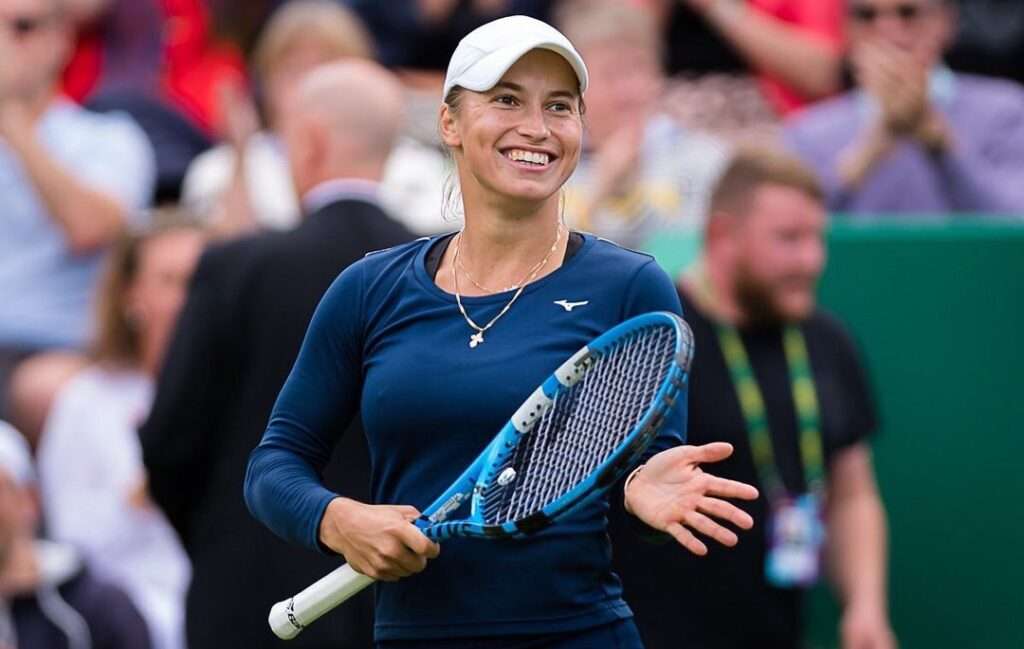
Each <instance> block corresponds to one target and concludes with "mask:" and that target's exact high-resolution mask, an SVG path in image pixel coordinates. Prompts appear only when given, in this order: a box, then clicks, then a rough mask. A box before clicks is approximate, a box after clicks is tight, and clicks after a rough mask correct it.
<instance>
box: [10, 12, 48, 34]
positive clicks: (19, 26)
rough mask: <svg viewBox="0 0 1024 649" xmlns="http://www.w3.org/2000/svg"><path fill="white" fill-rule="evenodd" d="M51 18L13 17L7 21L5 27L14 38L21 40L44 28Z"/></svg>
mask: <svg viewBox="0 0 1024 649" xmlns="http://www.w3.org/2000/svg"><path fill="white" fill-rule="evenodd" d="M52 18H53V17H52V16H15V17H14V18H8V19H7V25H8V27H10V29H11V32H12V33H13V34H14V37H15V38H18V39H21V38H26V37H28V36H31V35H32V34H34V33H36V32H38V31H40V30H41V29H42V28H44V27H46V25H47V23H49V22H50V21H51V20H52Z"/></svg>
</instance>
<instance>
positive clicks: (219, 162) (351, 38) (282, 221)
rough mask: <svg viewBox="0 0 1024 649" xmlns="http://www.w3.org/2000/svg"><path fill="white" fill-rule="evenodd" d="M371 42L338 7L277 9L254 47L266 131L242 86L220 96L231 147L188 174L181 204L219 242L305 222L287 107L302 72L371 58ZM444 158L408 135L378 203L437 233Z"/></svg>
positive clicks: (315, 1)
mask: <svg viewBox="0 0 1024 649" xmlns="http://www.w3.org/2000/svg"><path fill="white" fill-rule="evenodd" d="M373 54H374V44H373V40H372V38H371V36H370V35H369V33H368V32H367V31H366V28H365V27H364V26H363V24H362V22H361V21H360V20H359V18H358V16H356V15H355V14H354V13H352V12H351V11H349V10H348V9H346V8H344V7H343V6H341V5H339V3H337V2H333V1H332V0H292V2H289V3H287V4H285V5H284V6H283V7H282V8H281V9H279V10H278V11H277V12H276V13H275V14H274V15H273V16H272V18H271V20H270V22H269V23H268V24H267V26H266V29H265V30H264V32H263V34H262V35H261V37H260V40H259V41H258V43H257V46H256V50H255V53H254V56H253V67H254V71H255V76H256V79H257V82H258V87H259V89H260V91H261V98H262V104H263V109H264V111H263V113H264V115H265V117H266V130H261V127H260V119H259V116H258V113H257V110H256V108H255V106H254V105H253V102H252V100H251V99H249V97H248V96H247V94H246V93H245V92H244V91H243V90H242V89H241V87H240V86H237V85H226V86H225V87H224V88H223V89H222V90H223V98H224V110H223V113H224V115H225V123H224V125H225V129H224V139H225V143H224V144H222V145H221V146H219V147H217V148H215V149H213V150H211V151H208V152H206V153H204V154H203V155H201V156H200V157H199V158H197V159H196V160H195V161H194V162H193V164H192V166H191V167H190V168H189V171H188V174H187V176H186V177H185V183H184V188H183V192H182V199H183V201H184V202H185V203H186V204H187V205H189V206H190V207H191V208H192V209H193V210H195V211H197V212H198V213H200V214H203V215H207V216H208V218H209V220H210V221H211V222H212V223H213V224H214V227H215V228H216V229H217V230H218V231H219V233H220V234H222V235H236V234H240V233H242V232H245V231H249V230H254V229H260V228H271V229H288V228H291V227H294V225H295V224H296V223H297V222H298V221H299V218H300V209H299V199H298V197H296V195H295V190H294V187H293V185H292V180H291V174H290V172H289V169H288V158H287V152H286V151H284V149H283V147H282V144H281V140H280V133H281V130H282V128H283V126H284V125H285V123H286V122H287V119H288V114H287V108H286V107H287V106H288V105H289V103H290V99H291V98H292V96H293V95H294V93H295V90H296V87H297V86H298V83H299V80H300V79H301V78H302V77H303V75H304V73H306V72H308V71H310V70H311V69H313V68H314V67H316V66H318V65H320V64H323V63H327V62H329V61H333V60H336V59H344V58H358V59H369V58H372V57H373ZM443 169H444V161H443V157H442V156H441V154H440V153H439V151H432V150H430V149H428V148H427V147H424V146H422V145H418V144H416V143H415V142H413V141H411V140H409V139H408V138H403V139H402V141H401V142H400V144H399V146H397V147H396V150H395V151H394V152H393V155H392V158H391V159H389V164H388V166H387V168H386V169H385V172H384V181H383V187H382V190H381V197H382V200H383V201H384V202H385V204H386V205H387V206H388V207H390V208H391V209H392V211H393V212H394V213H395V214H399V215H401V217H402V218H403V220H405V221H406V222H409V223H413V224H415V225H416V226H417V229H418V230H421V231H434V230H436V229H437V228H438V227H439V226H438V223H439V221H440V217H439V214H440V209H441V207H440V205H441V197H440V196H441V195H440V186H441V182H442V181H441V177H442V174H443Z"/></svg>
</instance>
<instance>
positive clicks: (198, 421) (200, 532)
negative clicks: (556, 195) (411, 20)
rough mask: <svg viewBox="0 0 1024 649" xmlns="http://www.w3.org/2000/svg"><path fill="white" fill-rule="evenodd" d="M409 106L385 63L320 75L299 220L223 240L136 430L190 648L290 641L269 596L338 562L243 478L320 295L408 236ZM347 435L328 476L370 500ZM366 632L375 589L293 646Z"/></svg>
mask: <svg viewBox="0 0 1024 649" xmlns="http://www.w3.org/2000/svg"><path fill="white" fill-rule="evenodd" d="M401 104H402V96H401V89H400V87H399V85H398V82H397V81H396V80H395V79H394V77H392V76H391V74H390V73H388V72H386V71H385V70H384V69H383V68H380V67H379V66H377V65H376V64H373V63H369V62H344V63H335V64H331V65H329V66H325V67H322V68H318V69H317V70H315V71H314V72H312V73H311V74H310V75H309V77H307V78H306V79H304V80H303V82H302V84H301V87H300V89H299V91H298V93H297V96H296V97H295V102H294V105H293V109H292V114H291V117H290V120H289V121H288V122H287V124H286V126H285V128H284V133H283V135H284V140H285V144H286V146H287V148H288V154H289V161H290V164H291V166H292V175H293V180H294V182H295V186H296V190H297V192H298V195H299V196H300V197H302V200H303V208H304V212H305V214H306V216H305V218H304V220H303V222H302V224H301V225H300V226H299V227H298V228H296V229H295V230H293V231H291V232H287V233H267V234H261V235H256V236H253V237H250V238H246V239H242V240H238V241H234V242H231V243H227V244H225V245H221V246H219V247H214V248H212V249H210V250H209V251H207V252H206V254H205V255H204V256H203V258H202V260H201V261H200V263H199V268H198V270H197V271H196V274H195V277H194V279H193V284H192V287H191V289H190V293H189V297H188V301H187V303H186V306H185V307H184V309H183V311H182V314H181V318H180V320H179V323H178V328H177V331H176V333H175V336H174V340H173V342H172V344H171V348H170V351H169V353H168V354H167V360H166V364H165V366H164V368H163V371H162V373H161V375H160V379H159V384H158V387H157V394H156V398H155V402H154V405H153V409H152V411H151V413H150V416H149V419H148V421H147V422H146V423H145V425H144V426H143V427H142V429H141V431H140V434H141V437H142V445H143V453H144V458H145V463H146V466H147V469H148V471H149V485H150V490H151V493H152V497H153V499H154V500H155V501H156V502H157V504H159V505H160V506H161V507H162V508H163V509H164V511H165V512H166V513H167V516H168V517H169V519H170V520H171V522H172V523H173V524H174V526H175V528H176V529H177V530H178V533H179V534H180V535H181V537H182V539H183V541H184V544H185V548H186V550H187V551H188V554H189V556H190V558H191V560H192V563H193V572H194V575H193V580H192V586H191V588H190V591H189V595H188V602H187V615H186V617H187V621H186V625H187V636H188V645H189V647H190V649H225V648H227V647H245V649H261V648H262V647H272V646H273V647H276V646H279V644H278V641H277V640H276V639H275V638H274V637H273V636H272V634H271V632H270V630H269V628H268V626H267V622H266V619H267V613H268V611H269V609H270V606H271V605H272V604H273V603H274V602H275V601H277V600H280V599H283V598H284V597H286V596H289V595H291V594H293V593H294V592H296V591H297V590H299V589H301V588H303V587H305V586H307V585H308V584H309V583H310V582H311V581H313V580H315V579H317V578H319V577H321V576H322V575H323V574H324V573H326V572H327V571H329V570H331V569H332V568H334V567H337V566H338V565H339V564H340V561H339V559H338V558H337V557H328V556H326V555H324V556H319V555H315V554H312V553H309V552H308V551H306V550H302V549H298V548H296V547H295V546H290V545H288V544H287V543H285V542H284V541H281V540H280V539H278V538H276V537H274V536H273V535H272V534H271V533H270V532H269V531H267V529H266V528H264V527H263V526H262V525H260V524H259V523H257V522H256V521H255V520H254V519H252V518H251V517H250V516H249V513H248V512H247V511H246V509H245V504H244V503H243V500H242V482H243V478H244V474H245V466H246V458H247V457H248V455H249V452H250V451H251V450H252V448H253V447H254V446H255V445H256V444H257V443H258V442H259V440H260V436H261V435H262V433H263V430H264V428H265V427H266V424H267V419H268V417H269V414H270V410H271V408H272V406H273V404H274V400H275V399H276V397H277V393H278V391H279V390H280V388H281V385H282V384H283V383H284V379H285V378H286V376H287V375H288V372H289V370H290V369H291V366H292V363H293V361H294V359H295V356H296V354H297V353H298V349H299V346H300V344H301V342H302V338H303V336H304V334H305V331H306V326H307V325H308V322H309V319H310V318H311V316H312V314H313V311H314V309H315V307H316V305H317V303H318V302H319V300H320V297H321V295H322V294H323V293H324V292H325V291H326V289H327V287H328V286H329V285H330V283H331V282H332V281H333V280H334V278H335V277H336V276H337V275H338V274H339V273H340V272H341V271H342V270H343V269H344V268H345V267H346V266H348V265H349V264H351V263H353V262H355V261H356V260H358V259H360V258H361V257H362V256H363V255H364V254H366V253H367V252H368V251H371V250H376V249H380V248H385V247H389V246H393V245H395V244H398V243H402V242H404V241H407V240H409V239H411V238H412V235H410V234H409V233H408V232H407V231H406V230H405V229H404V228H403V227H402V226H401V225H399V224H398V223H397V222H395V221H393V220H392V219H390V218H389V217H388V216H387V215H386V214H385V213H384V211H383V210H382V209H381V207H380V206H379V204H378V203H377V200H376V194H375V192H376V187H377V182H378V181H379V180H380V177H381V173H382V169H383V166H384V163H385V161H386V159H387V155H388V153H389V151H390V150H391V147H392V145H393V143H394V141H395V139H396V137H397V136H398V132H399V128H400V123H401V117H402V110H401ZM342 439H343V441H342V442H341V444H340V449H339V453H338V454H337V455H336V456H335V457H336V458H338V457H340V458H345V462H344V465H341V464H340V463H339V462H337V461H335V462H332V464H331V465H330V466H329V467H328V469H327V471H326V472H325V478H326V480H327V481H328V482H329V483H332V485H333V488H334V489H336V490H338V491H340V492H342V493H351V494H355V495H354V497H356V498H360V496H359V495H358V494H363V496H362V497H366V496H367V493H368V481H369V469H368V460H367V459H366V458H367V451H366V447H365V441H364V438H363V434H362V431H361V430H359V431H348V432H347V433H346V434H345V435H344V436H342ZM355 458H360V459H359V461H356V460H355ZM371 633H372V601H371V600H370V599H369V595H368V594H365V595H364V596H363V597H361V598H360V599H359V600H357V601H353V602H350V603H349V604H346V606H345V607H344V608H342V609H341V610H339V611H337V612H335V613H333V614H331V615H329V616H327V617H326V618H325V619H324V620H323V621H321V622H319V623H317V625H316V626H314V627H312V628H310V629H309V630H308V631H306V632H305V633H304V634H302V635H301V636H300V637H299V638H298V639H296V640H295V641H294V642H293V643H292V645H291V646H293V647H297V648H316V649H328V648H330V649H346V648H351V649H357V648H358V649H365V648H367V647H370V646H371Z"/></svg>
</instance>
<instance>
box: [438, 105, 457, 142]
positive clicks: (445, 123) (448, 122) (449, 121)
mask: <svg viewBox="0 0 1024 649" xmlns="http://www.w3.org/2000/svg"><path fill="white" fill-rule="evenodd" d="M438 122H439V124H440V130H441V141H442V142H444V143H445V145H447V146H448V147H449V148H458V147H461V146H462V137H461V136H460V135H459V129H458V128H457V126H458V125H457V122H456V119H455V112H454V111H452V109H451V107H450V106H448V104H441V116H440V118H439V120H438Z"/></svg>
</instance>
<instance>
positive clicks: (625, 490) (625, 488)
mask: <svg viewBox="0 0 1024 649" xmlns="http://www.w3.org/2000/svg"><path fill="white" fill-rule="evenodd" d="M644 466H645V465H643V464H641V465H640V466H638V467H637V468H635V469H633V471H632V472H631V473H630V474H629V476H628V477H627V478H626V481H625V482H624V483H622V505H623V507H625V508H626V511H627V512H628V513H630V514H632V513H633V510H632V509H631V508H630V506H629V485H630V484H631V483H632V482H633V479H634V478H636V476H637V475H638V474H639V473H640V471H641V470H642V469H643V468H644Z"/></svg>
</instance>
